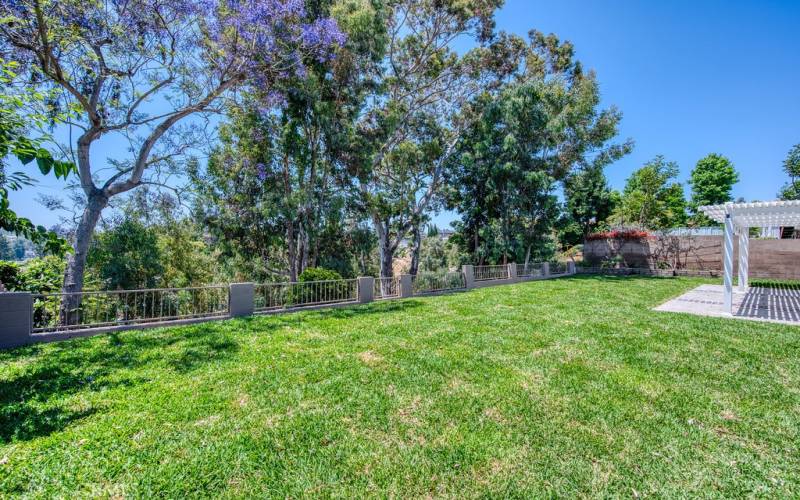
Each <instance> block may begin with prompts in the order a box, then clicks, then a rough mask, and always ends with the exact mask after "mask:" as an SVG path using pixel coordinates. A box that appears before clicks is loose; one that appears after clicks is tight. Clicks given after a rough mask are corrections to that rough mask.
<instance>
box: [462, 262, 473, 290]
mask: <svg viewBox="0 0 800 500" xmlns="http://www.w3.org/2000/svg"><path fill="white" fill-rule="evenodd" d="M461 272H462V273H464V288H466V289H467V290H469V289H471V288H475V268H474V267H472V266H471V265H465V266H461Z"/></svg>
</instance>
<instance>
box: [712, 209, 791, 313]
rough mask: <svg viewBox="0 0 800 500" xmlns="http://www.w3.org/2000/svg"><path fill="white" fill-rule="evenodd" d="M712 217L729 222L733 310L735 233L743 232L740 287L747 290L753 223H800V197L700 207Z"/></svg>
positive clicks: (728, 301)
mask: <svg viewBox="0 0 800 500" xmlns="http://www.w3.org/2000/svg"><path fill="white" fill-rule="evenodd" d="M700 211H702V212H703V213H704V214H706V215H707V216H708V217H709V218H710V219H712V220H714V221H716V222H719V223H721V224H724V225H725V240H724V246H723V252H722V260H723V267H724V271H725V273H724V274H725V277H724V288H725V293H724V305H723V307H724V310H725V312H727V313H731V314H733V236H734V234H737V235H739V290H740V291H746V290H747V282H748V275H749V267H750V266H749V256H750V240H749V234H750V228H751V227H758V228H764V227H779V226H793V227H800V200H793V201H764V202H755V203H725V204H723V205H708V206H704V207H700Z"/></svg>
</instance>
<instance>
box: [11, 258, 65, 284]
mask: <svg viewBox="0 0 800 500" xmlns="http://www.w3.org/2000/svg"><path fill="white" fill-rule="evenodd" d="M65 265H66V263H65V262H64V259H62V258H60V257H56V256H54V255H48V256H46V257H39V258H35V259H30V260H28V261H27V262H25V264H24V265H23V266H22V271H21V273H20V281H21V287H22V288H21V289H23V290H25V291H28V292H33V293H51V292H58V291H59V290H61V285H62V283H63V282H64V266H65Z"/></svg>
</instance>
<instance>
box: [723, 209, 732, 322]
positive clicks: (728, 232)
mask: <svg viewBox="0 0 800 500" xmlns="http://www.w3.org/2000/svg"><path fill="white" fill-rule="evenodd" d="M722 263H723V269H724V276H723V284H724V288H725V290H724V293H723V302H722V310H723V312H726V313H728V314H733V219H731V214H730V213H726V214H725V244H724V246H723V248H722Z"/></svg>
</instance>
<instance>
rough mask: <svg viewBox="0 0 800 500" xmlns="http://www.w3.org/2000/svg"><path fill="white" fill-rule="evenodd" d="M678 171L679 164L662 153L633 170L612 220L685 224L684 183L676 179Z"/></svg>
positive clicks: (659, 226)
mask: <svg viewBox="0 0 800 500" xmlns="http://www.w3.org/2000/svg"><path fill="white" fill-rule="evenodd" d="M678 172H679V170H678V164H677V163H675V162H671V161H667V160H666V159H665V158H664V157H663V156H656V157H655V158H654V159H653V160H651V161H649V162H647V163H646V164H645V165H644V166H643V167H642V168H640V169H639V170H636V171H635V172H634V173H633V174H632V175H631V176H630V177H629V178H628V181H627V183H626V184H625V189H624V190H623V192H622V198H621V200H620V203H619V204H618V206H617V209H616V211H615V212H614V220H615V221H616V222H617V223H621V224H635V225H638V226H641V227H645V228H648V229H664V228H670V227H679V226H683V225H685V224H686V219H687V214H686V199H685V197H684V194H683V186H682V185H681V184H680V183H679V182H677V181H676V180H675V179H676V178H677V176H678Z"/></svg>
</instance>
